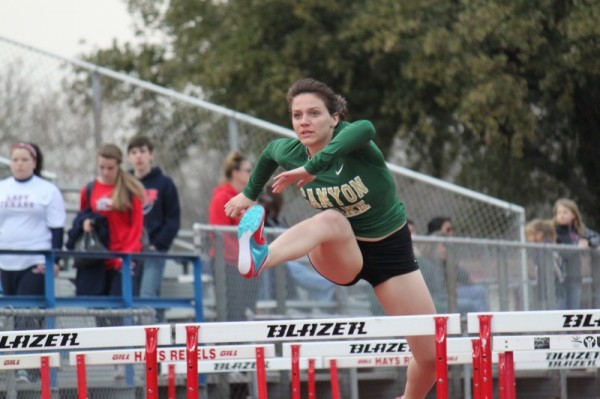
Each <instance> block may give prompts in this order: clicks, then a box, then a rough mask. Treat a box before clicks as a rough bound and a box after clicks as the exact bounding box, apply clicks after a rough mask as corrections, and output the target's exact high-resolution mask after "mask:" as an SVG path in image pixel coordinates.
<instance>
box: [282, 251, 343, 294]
mask: <svg viewBox="0 0 600 399" xmlns="http://www.w3.org/2000/svg"><path fill="white" fill-rule="evenodd" d="M287 270H288V273H289V274H290V276H291V277H292V280H293V281H294V283H295V285H296V286H298V287H300V288H303V289H305V290H306V291H308V293H309V295H310V297H311V298H310V299H312V300H314V301H323V302H329V301H332V300H333V296H334V294H335V284H334V283H332V282H331V281H329V280H327V279H326V278H325V277H323V276H321V275H320V274H319V273H317V271H316V270H315V269H313V268H312V267H310V266H305V265H303V264H302V263H300V262H296V261H290V262H288V263H287Z"/></svg>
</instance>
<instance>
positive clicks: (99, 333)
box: [0, 325, 171, 399]
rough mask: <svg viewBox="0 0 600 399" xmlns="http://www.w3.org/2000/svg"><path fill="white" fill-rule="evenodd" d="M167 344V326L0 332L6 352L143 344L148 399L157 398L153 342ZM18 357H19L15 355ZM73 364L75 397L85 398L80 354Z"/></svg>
mask: <svg viewBox="0 0 600 399" xmlns="http://www.w3.org/2000/svg"><path fill="white" fill-rule="evenodd" d="M170 344H171V327H170V326H168V325H162V326H160V325H159V326H126V327H103V328H77V329H51V330H20V331H9V332H2V333H0V348H1V349H2V350H3V351H9V352H22V351H48V350H68V351H72V350H74V349H86V348H88V349H91V348H115V347H136V346H140V347H144V346H145V351H146V363H147V366H146V391H147V397H148V398H158V396H156V395H157V375H158V371H157V367H156V348H157V345H170ZM21 356H23V355H21ZM21 356H19V358H20V357H21ZM48 360H49V359H48ZM42 362H44V357H42ZM38 366H39V365H38ZM38 366H36V367H38ZM77 366H78V368H77V380H78V384H77V390H78V397H79V398H80V399H83V398H87V382H86V374H85V358H84V357H81V358H78V363H77ZM43 370H44V369H42V372H44V371H43ZM48 378H49V376H48ZM48 386H49V385H48Z"/></svg>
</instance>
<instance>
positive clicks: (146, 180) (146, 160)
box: [127, 136, 181, 322]
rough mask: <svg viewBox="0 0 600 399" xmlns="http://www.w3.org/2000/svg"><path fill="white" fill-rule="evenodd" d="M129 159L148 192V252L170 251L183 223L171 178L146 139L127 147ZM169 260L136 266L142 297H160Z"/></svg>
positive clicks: (134, 140)
mask: <svg viewBox="0 0 600 399" xmlns="http://www.w3.org/2000/svg"><path fill="white" fill-rule="evenodd" d="M127 157H128V160H129V163H130V164H131V165H132V166H133V174H134V176H135V177H137V178H138V179H139V180H140V181H141V182H142V184H143V185H144V188H145V189H146V199H145V201H144V228H145V230H146V232H147V236H148V242H147V243H145V247H144V249H143V251H144V252H146V253H166V252H168V250H169V248H170V247H171V244H172V243H173V240H174V239H175V237H176V236H177V233H178V231H179V228H180V224H181V217H180V213H181V212H180V206H179V195H178V193H177V188H176V187H175V184H174V183H173V180H171V178H170V177H168V176H166V175H164V174H163V173H162V171H161V169H160V168H159V167H157V166H154V167H153V166H152V161H153V160H154V145H153V144H152V141H150V139H149V138H148V137H146V136H135V137H133V138H132V139H131V140H130V141H129V144H128V145H127ZM165 263H166V259H164V258H163V259H160V258H146V259H144V261H143V262H141V263H140V264H139V265H136V271H135V280H136V285H137V286H138V287H139V294H140V297H142V298H154V297H159V296H160V288H161V284H162V279H163V274H164V269H165ZM157 321H158V322H163V321H164V310H159V311H158V312H157Z"/></svg>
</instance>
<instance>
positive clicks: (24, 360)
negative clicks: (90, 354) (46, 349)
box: [0, 352, 60, 399]
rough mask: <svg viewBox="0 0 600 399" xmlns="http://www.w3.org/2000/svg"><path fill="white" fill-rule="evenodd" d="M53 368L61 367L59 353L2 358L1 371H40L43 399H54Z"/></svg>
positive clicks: (0, 361) (5, 356)
mask: <svg viewBox="0 0 600 399" xmlns="http://www.w3.org/2000/svg"><path fill="white" fill-rule="evenodd" d="M51 367H60V354H59V353H57V352H53V353H45V354H39V353H35V354H28V355H3V356H0V370H22V369H37V368H39V369H40V377H41V378H40V384H41V398H42V399H50V398H51V397H52V393H51V390H50V368H51Z"/></svg>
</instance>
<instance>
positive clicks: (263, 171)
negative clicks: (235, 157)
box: [243, 140, 283, 201]
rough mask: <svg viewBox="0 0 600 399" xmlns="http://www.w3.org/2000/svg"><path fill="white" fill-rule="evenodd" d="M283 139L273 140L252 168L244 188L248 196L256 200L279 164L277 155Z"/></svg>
mask: <svg viewBox="0 0 600 399" xmlns="http://www.w3.org/2000/svg"><path fill="white" fill-rule="evenodd" d="M282 144H283V140H273V141H271V142H270V143H269V144H267V146H266V147H265V149H264V150H263V152H262V154H260V157H259V158H258V161H257V162H256V166H255V167H254V168H253V170H252V174H251V175H250V179H249V180H248V184H246V187H245V188H244V191H243V194H244V195H245V196H246V198H248V199H250V200H252V201H256V199H257V198H258V196H259V195H260V193H261V192H262V190H263V188H264V187H265V185H266V184H267V182H268V181H269V179H270V178H271V176H272V175H273V173H274V172H275V170H276V169H277V167H278V166H279V162H278V161H277V155H278V154H279V153H280V151H279V148H280V147H281V145H282Z"/></svg>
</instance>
